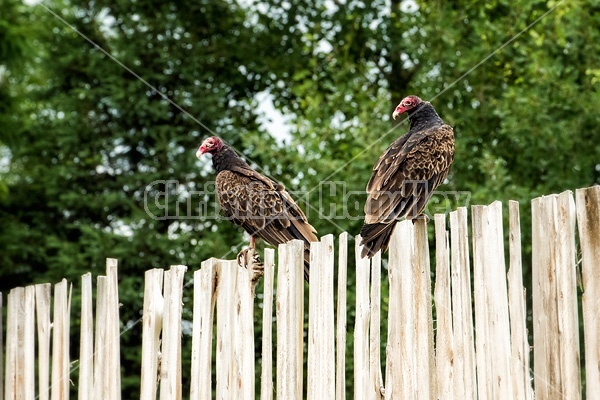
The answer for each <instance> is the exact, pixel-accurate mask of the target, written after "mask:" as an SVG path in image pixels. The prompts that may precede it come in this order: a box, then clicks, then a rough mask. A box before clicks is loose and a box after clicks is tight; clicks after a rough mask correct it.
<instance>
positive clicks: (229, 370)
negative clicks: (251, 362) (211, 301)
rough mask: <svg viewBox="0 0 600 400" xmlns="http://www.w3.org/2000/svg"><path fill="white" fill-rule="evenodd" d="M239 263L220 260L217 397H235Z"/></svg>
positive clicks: (218, 262) (218, 268)
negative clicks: (235, 322) (236, 308)
mask: <svg viewBox="0 0 600 400" xmlns="http://www.w3.org/2000/svg"><path fill="white" fill-rule="evenodd" d="M237 268H238V266H237V264H235V265H231V264H230V263H229V262H228V261H225V260H218V261H217V270H218V277H219V278H218V281H217V282H218V284H217V338H216V340H217V355H216V363H217V370H216V375H217V386H216V395H217V399H224V400H228V399H232V400H233V399H234V397H233V390H234V389H233V385H234V384H235V380H234V370H233V369H234V357H235V356H234V335H235V334H236V332H235V331H234V315H235V302H234V301H233V300H234V299H235V287H236V280H237V276H238V275H237V270H236V269H237Z"/></svg>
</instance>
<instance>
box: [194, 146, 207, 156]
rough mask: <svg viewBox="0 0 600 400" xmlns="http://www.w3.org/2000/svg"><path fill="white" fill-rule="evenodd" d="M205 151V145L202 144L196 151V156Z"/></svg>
mask: <svg viewBox="0 0 600 400" xmlns="http://www.w3.org/2000/svg"><path fill="white" fill-rule="evenodd" d="M204 153H206V148H205V147H204V146H200V148H199V149H198V151H197V152H196V158H200V157H201V156H202V154H204Z"/></svg>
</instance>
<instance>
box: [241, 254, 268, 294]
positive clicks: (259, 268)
mask: <svg viewBox="0 0 600 400" xmlns="http://www.w3.org/2000/svg"><path fill="white" fill-rule="evenodd" d="M237 261H238V265H239V266H240V267H244V268H247V269H248V270H249V271H250V283H251V284H252V293H253V294H254V287H255V286H256V284H257V283H258V280H259V279H260V278H261V277H262V276H263V275H264V273H265V269H264V264H263V262H262V261H261V259H260V255H259V254H258V253H257V252H256V249H255V248H254V247H248V248H246V249H244V250H242V251H240V252H239V254H238V255H237Z"/></svg>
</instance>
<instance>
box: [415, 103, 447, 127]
mask: <svg viewBox="0 0 600 400" xmlns="http://www.w3.org/2000/svg"><path fill="white" fill-rule="evenodd" d="M408 120H409V121H410V130H411V131H416V130H421V129H426V128H430V127H432V126H436V125H443V124H444V121H442V119H441V118H440V116H439V115H438V114H437V113H436V112H435V108H433V106H432V105H431V103H429V102H423V103H421V105H420V106H419V107H417V108H416V109H414V110H413V111H412V112H409V114H408Z"/></svg>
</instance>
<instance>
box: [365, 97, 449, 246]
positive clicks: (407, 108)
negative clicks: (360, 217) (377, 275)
mask: <svg viewBox="0 0 600 400" xmlns="http://www.w3.org/2000/svg"><path fill="white" fill-rule="evenodd" d="M404 112H408V120H409V122H410V130H409V131H408V133H407V134H405V135H404V136H401V137H399V138H398V139H396V141H394V142H393V143H392V144H391V145H390V147H388V148H387V150H386V151H385V152H384V153H383V154H382V155H381V157H379V160H377V163H376V164H375V166H374V167H373V174H372V175H371V179H370V180H369V183H368V184H367V194H368V197H367V202H366V204H365V223H364V225H363V227H362V229H361V231H360V234H361V236H362V242H361V244H362V245H363V246H364V247H363V249H362V257H369V258H370V257H372V256H373V255H375V253H377V251H378V250H382V251H385V250H386V249H387V247H388V244H389V242H390V238H391V236H392V232H393V231H394V227H395V225H396V221H397V220H399V219H401V218H406V219H415V218H418V217H420V215H421V212H422V211H423V209H424V208H425V206H426V205H427V201H428V200H429V198H430V197H431V195H432V194H433V191H434V190H435V189H436V188H437V187H438V186H439V185H440V184H441V183H442V182H444V179H446V176H447V175H448V171H449V170H450V165H451V164H452V161H453V160H454V132H453V130H452V127H450V126H448V125H446V124H445V123H444V121H442V119H441V118H440V117H439V115H438V114H437V113H436V111H435V109H434V108H433V106H432V105H431V103H429V102H427V101H423V100H421V99H420V98H418V97H417V96H408V97H406V98H404V99H403V100H402V101H401V102H400V104H399V105H398V106H397V107H396V109H395V110H394V113H393V117H394V119H396V117H397V116H398V115H400V114H402V113H404Z"/></svg>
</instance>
